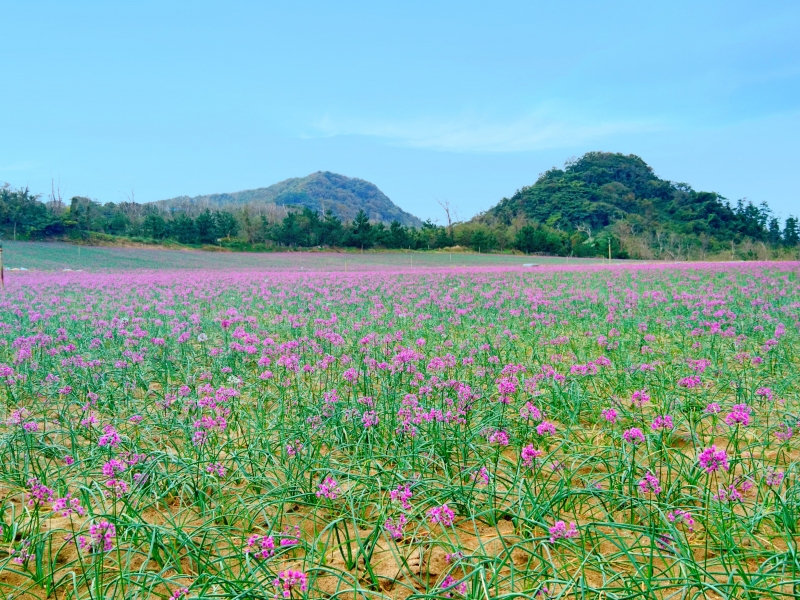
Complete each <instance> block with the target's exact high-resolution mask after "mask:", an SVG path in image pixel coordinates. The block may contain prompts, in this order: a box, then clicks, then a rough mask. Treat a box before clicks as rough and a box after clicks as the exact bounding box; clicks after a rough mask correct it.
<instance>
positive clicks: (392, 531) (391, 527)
mask: <svg viewBox="0 0 800 600" xmlns="http://www.w3.org/2000/svg"><path fill="white" fill-rule="evenodd" d="M407 522H408V519H407V518H406V516H405V515H404V514H401V515H400V516H399V517H397V520H394V519H386V521H385V522H384V524H383V527H384V529H386V531H388V532H389V535H391V536H392V538H394V539H395V540H402V539H403V527H405V525H406V523H407Z"/></svg>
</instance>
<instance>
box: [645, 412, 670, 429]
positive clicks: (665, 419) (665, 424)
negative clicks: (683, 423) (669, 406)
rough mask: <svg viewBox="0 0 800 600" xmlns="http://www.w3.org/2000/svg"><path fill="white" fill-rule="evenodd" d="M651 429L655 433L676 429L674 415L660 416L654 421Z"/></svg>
mask: <svg viewBox="0 0 800 600" xmlns="http://www.w3.org/2000/svg"><path fill="white" fill-rule="evenodd" d="M650 429H652V430H653V431H660V430H662V429H667V430H669V429H675V424H674V423H673V422H672V415H658V416H656V417H655V418H654V419H653V422H652V424H651V425H650Z"/></svg>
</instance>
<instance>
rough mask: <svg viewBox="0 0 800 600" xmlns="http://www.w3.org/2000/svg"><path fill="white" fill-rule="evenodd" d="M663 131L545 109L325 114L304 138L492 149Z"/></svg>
mask: <svg viewBox="0 0 800 600" xmlns="http://www.w3.org/2000/svg"><path fill="white" fill-rule="evenodd" d="M661 129H662V126H660V125H659V124H658V123H656V122H655V121H645V120H597V121H592V120H589V119H585V118H584V119H571V118H568V117H564V116H558V115H556V114H555V113H553V112H552V111H544V110H541V111H537V112H532V113H529V114H527V115H524V116H522V117H516V118H512V119H507V120H498V119H491V118H479V117H476V116H474V115H461V116H456V117H443V118H431V117H424V118H411V119H397V120H381V119H359V118H355V119H354V118H345V119H338V118H334V117H331V116H329V115H326V116H325V117H323V118H322V119H320V120H319V121H318V122H317V123H315V124H314V126H313V130H312V131H311V132H310V133H309V134H308V135H307V136H306V137H334V136H344V135H355V136H366V137H374V138H381V139H384V140H386V141H388V142H390V143H393V144H397V145H400V146H407V147H412V148H426V149H430V150H439V151H445V152H492V153H493V152H524V151H531V150H544V149H552V148H565V147H571V146H578V145H583V144H586V143H589V142H592V141H595V140H599V139H602V138H606V137H609V136H613V135H620V134H640V133H652V132H654V131H658V130H661Z"/></svg>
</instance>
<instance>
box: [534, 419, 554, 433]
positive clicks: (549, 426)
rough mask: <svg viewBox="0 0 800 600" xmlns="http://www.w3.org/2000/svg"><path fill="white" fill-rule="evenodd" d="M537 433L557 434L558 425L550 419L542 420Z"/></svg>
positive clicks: (537, 427)
mask: <svg viewBox="0 0 800 600" xmlns="http://www.w3.org/2000/svg"><path fill="white" fill-rule="evenodd" d="M536 433H538V434H539V435H555V433H556V426H555V425H554V424H553V423H551V422H550V421H542V422H541V423H539V424H538V425H537V426H536Z"/></svg>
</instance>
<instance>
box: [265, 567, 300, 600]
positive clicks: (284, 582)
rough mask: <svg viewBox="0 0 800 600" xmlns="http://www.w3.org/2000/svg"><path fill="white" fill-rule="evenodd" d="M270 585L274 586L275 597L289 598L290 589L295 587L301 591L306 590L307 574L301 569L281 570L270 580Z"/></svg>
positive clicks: (290, 594)
mask: <svg viewBox="0 0 800 600" xmlns="http://www.w3.org/2000/svg"><path fill="white" fill-rule="evenodd" d="M272 585H273V586H274V587H275V597H276V598H277V597H278V593H280V597H282V598H291V597H292V590H293V589H295V588H297V589H298V590H300V591H301V592H305V591H307V590H308V576H307V575H306V574H305V573H303V572H302V571H294V570H292V569H288V570H286V571H281V572H280V573H278V576H277V577H276V578H275V579H273V580H272Z"/></svg>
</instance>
